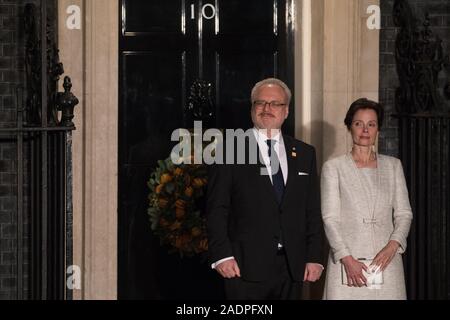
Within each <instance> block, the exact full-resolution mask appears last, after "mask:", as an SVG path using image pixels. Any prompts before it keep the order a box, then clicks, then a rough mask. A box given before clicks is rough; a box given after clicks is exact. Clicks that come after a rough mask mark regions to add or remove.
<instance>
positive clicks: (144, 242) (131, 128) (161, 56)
mask: <svg viewBox="0 0 450 320" xmlns="http://www.w3.org/2000/svg"><path fill="white" fill-rule="evenodd" d="M293 12H294V1H293V0H222V1H220V0H215V1H201V0H167V1H164V2H162V1H160V0H146V1H142V0H121V10H120V12H119V15H120V21H121V26H120V27H121V29H120V30H121V35H120V77H119V79H120V84H119V85H120V111H119V123H120V124H119V257H118V259H119V261H118V263H119V283H118V285H119V298H137V299H138V298H162V299H173V298H181V299H182V298H194V299H195V298H199V299H205V298H221V297H222V289H221V281H220V279H219V277H218V276H217V275H216V274H215V272H214V271H212V270H211V269H210V268H209V266H208V265H207V264H206V263H205V262H204V261H202V260H201V259H200V258H198V259H197V258H190V259H186V258H184V259H180V258H178V257H177V256H175V255H169V254H168V253H167V250H166V249H165V248H163V247H160V245H159V240H158V239H157V238H155V237H154V236H153V235H152V233H151V230H150V225H149V219H148V215H147V207H148V192H149V191H148V188H147V180H148V179H149V176H150V173H151V172H152V170H153V169H154V168H155V166H156V163H157V161H158V160H161V159H165V158H167V157H168V156H169V154H170V150H171V148H172V146H173V143H171V142H170V136H171V133H172V131H173V130H175V129H177V128H181V127H184V128H191V127H192V126H193V124H192V123H191V119H190V118H189V117H188V116H187V115H186V112H185V106H186V104H187V99H188V94H189V89H190V87H191V85H192V84H193V82H194V81H195V80H196V79H202V80H205V81H207V82H209V83H211V85H212V87H213V90H212V92H213V96H212V100H213V101H214V106H213V117H212V119H213V120H212V122H211V123H208V125H207V126H208V127H211V126H213V127H218V128H243V129H247V128H249V127H251V118H250V106H251V104H250V91H251V88H252V86H253V85H254V84H255V83H256V82H257V81H259V80H262V79H264V78H267V77H273V76H275V77H278V78H280V79H282V80H284V81H285V82H286V83H287V84H288V85H289V86H290V87H291V88H293V87H294V82H293V79H294V63H293V52H294V47H293V23H294V21H293V17H294V15H293ZM293 106H294V101H293V102H292V104H291V109H293ZM284 131H285V132H286V133H288V134H291V135H292V134H293V132H294V112H293V110H291V112H290V117H289V118H288V120H287V121H286V123H285V127H284Z"/></svg>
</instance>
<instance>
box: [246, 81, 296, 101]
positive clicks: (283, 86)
mask: <svg viewBox="0 0 450 320" xmlns="http://www.w3.org/2000/svg"><path fill="white" fill-rule="evenodd" d="M267 85H276V86H279V87H281V89H283V91H284V93H285V95H286V99H287V101H286V104H287V105H289V103H290V102H291V96H292V93H291V90H290V89H289V87H288V86H287V85H286V83H284V82H283V81H281V80H280V79H276V78H267V79H264V80H262V81H260V82H258V83H257V84H255V86H254V87H253V89H252V95H251V99H252V100H251V101H252V103H253V102H254V101H255V97H256V94H257V92H258V90H259V89H260V88H261V87H263V86H267Z"/></svg>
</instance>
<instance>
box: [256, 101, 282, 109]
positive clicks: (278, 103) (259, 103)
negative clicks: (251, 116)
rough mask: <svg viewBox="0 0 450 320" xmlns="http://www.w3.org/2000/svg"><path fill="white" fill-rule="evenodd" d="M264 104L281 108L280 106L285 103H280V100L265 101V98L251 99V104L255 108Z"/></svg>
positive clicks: (262, 106)
mask: <svg viewBox="0 0 450 320" xmlns="http://www.w3.org/2000/svg"><path fill="white" fill-rule="evenodd" d="M266 105H269V107H271V108H274V109H275V108H276V109H279V108H281V107H284V106H285V105H286V103H282V102H280V101H270V102H269V101H265V100H256V101H253V106H254V107H255V108H261V109H262V108H264V107H265V106H266Z"/></svg>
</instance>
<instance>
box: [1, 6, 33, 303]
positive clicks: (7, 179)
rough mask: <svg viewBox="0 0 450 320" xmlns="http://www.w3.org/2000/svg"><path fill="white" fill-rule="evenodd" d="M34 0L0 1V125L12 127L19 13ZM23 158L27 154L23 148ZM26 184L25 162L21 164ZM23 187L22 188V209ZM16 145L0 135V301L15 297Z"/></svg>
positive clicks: (19, 64)
mask: <svg viewBox="0 0 450 320" xmlns="http://www.w3.org/2000/svg"><path fill="white" fill-rule="evenodd" d="M30 2H33V3H38V1H36V0H31V1H23V0H0V128H5V127H14V126H16V103H15V100H16V98H15V88H16V86H17V85H18V84H21V85H23V84H24V80H23V79H24V35H23V12H24V6H25V4H26V3H30ZM24 152H25V160H26V155H27V150H26V148H25V149H24ZM24 170H25V181H24V182H25V184H26V183H27V179H26V172H27V161H25V163H24ZM26 193H27V187H25V189H24V195H25V199H24V210H25V211H24V212H27V204H26ZM27 220H28V219H27V218H26V215H25V217H24V226H23V227H24V232H25V234H24V240H23V244H24V246H25V247H24V257H23V259H24V265H23V268H24V272H25V275H24V277H23V281H24V297H26V296H27V290H28V285H27V283H28V281H27V279H28V276H27V274H26V273H27V270H28V251H27V248H26V247H27V246H26V244H27V239H28V236H27V230H28V224H27ZM16 221H17V145H16V142H15V138H14V136H11V135H9V136H8V135H7V134H0V300H4V299H14V298H15V297H16V280H17V276H16V273H17V265H16V259H17V256H16V252H17V237H16V229H17V224H16Z"/></svg>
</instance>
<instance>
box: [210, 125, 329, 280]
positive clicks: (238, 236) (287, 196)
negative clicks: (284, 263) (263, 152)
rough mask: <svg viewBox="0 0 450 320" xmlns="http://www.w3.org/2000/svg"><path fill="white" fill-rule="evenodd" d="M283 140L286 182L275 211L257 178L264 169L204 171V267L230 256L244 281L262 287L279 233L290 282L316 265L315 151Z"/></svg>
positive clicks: (271, 194) (265, 182) (265, 181)
mask: <svg viewBox="0 0 450 320" xmlns="http://www.w3.org/2000/svg"><path fill="white" fill-rule="evenodd" d="M252 134H253V133H252ZM253 138H254V137H253ZM250 139H252V136H250ZM283 139H284V144H285V148H286V156H287V161H288V179H287V183H286V188H285V191H284V197H283V201H282V203H281V205H279V204H278V202H277V200H276V196H275V191H274V189H273V186H272V183H271V181H270V177H269V176H267V175H261V173H260V168H264V167H265V166H264V164H260V163H259V162H258V164H223V165H218V164H216V165H211V166H210V168H209V175H208V193H207V209H206V215H207V228H208V241H209V258H210V262H211V263H213V262H217V261H218V260H220V259H223V258H226V257H230V256H234V257H235V259H236V261H237V263H238V266H239V268H240V271H241V277H242V278H243V279H244V280H248V281H263V280H266V279H268V278H269V277H270V276H271V275H270V274H269V273H270V267H271V264H273V263H274V262H275V258H276V253H277V245H278V242H279V235H280V230H282V237H283V245H284V248H285V250H286V255H287V260H288V263H289V267H290V270H291V271H292V276H293V279H294V281H303V275H304V269H305V264H306V263H307V262H315V263H321V258H322V254H321V250H322V243H321V241H322V232H323V227H322V219H321V214H320V195H319V182H318V177H317V167H316V156H315V150H314V148H313V147H312V146H310V145H308V144H306V143H304V142H302V141H299V140H295V139H293V138H292V137H289V136H286V135H283ZM247 142H248V138H247ZM254 142H255V143H256V139H255V141H254ZM247 149H248V144H247ZM258 152H259V148H258ZM247 163H248V162H247ZM280 170H281V169H280Z"/></svg>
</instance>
